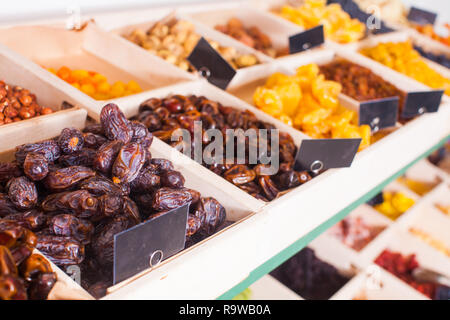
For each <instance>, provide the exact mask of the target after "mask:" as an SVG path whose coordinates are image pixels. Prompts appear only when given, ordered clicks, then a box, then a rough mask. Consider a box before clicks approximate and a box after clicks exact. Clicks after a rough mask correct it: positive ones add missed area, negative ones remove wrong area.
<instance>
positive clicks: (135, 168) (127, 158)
mask: <svg viewBox="0 0 450 320" xmlns="http://www.w3.org/2000/svg"><path fill="white" fill-rule="evenodd" d="M144 162H145V150H144V148H143V147H142V146H141V145H140V144H139V143H135V142H132V143H129V144H126V145H124V146H123V147H122V148H121V149H120V151H119V154H118V155H117V158H116V161H115V162H114V164H113V168H112V174H113V178H112V180H113V182H114V183H129V182H131V181H133V180H134V179H136V177H137V176H138V174H139V171H140V170H141V169H142V167H143V166H144Z"/></svg>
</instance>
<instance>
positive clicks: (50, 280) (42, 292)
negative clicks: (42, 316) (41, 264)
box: [28, 272, 57, 300]
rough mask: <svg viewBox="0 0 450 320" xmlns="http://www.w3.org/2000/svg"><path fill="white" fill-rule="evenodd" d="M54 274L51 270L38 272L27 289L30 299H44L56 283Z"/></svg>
mask: <svg viewBox="0 0 450 320" xmlns="http://www.w3.org/2000/svg"><path fill="white" fill-rule="evenodd" d="M56 280H57V279H56V274H55V273H53V272H46V273H40V274H38V275H37V276H36V278H34V279H33V281H31V283H30V288H29V289H28V292H29V298H30V299H31V300H45V299H47V297H48V295H49V293H50V291H51V290H52V288H53V286H54V285H55V283H56Z"/></svg>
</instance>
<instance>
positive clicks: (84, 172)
mask: <svg viewBox="0 0 450 320" xmlns="http://www.w3.org/2000/svg"><path fill="white" fill-rule="evenodd" d="M95 174H96V173H95V171H94V170H92V169H90V168H88V167H83V166H70V167H67V168H62V169H58V170H55V171H52V172H50V173H49V174H48V175H47V177H46V178H45V181H44V183H45V186H46V187H47V189H49V190H51V191H54V192H58V191H64V190H67V189H70V188H72V187H74V186H75V184H77V183H78V182H80V181H82V180H84V179H87V178H90V177H93V176H95Z"/></svg>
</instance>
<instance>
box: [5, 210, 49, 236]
mask: <svg viewBox="0 0 450 320" xmlns="http://www.w3.org/2000/svg"><path fill="white" fill-rule="evenodd" d="M5 220H13V221H15V222H17V224H18V225H20V226H21V227H24V228H27V229H30V230H31V231H39V230H41V229H42V228H43V227H44V226H45V224H46V223H47V217H46V215H45V214H44V213H43V212H42V211H40V210H37V209H32V210H28V211H24V212H17V213H14V214H10V215H8V216H6V217H5Z"/></svg>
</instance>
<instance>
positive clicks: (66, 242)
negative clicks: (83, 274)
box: [36, 234, 84, 266]
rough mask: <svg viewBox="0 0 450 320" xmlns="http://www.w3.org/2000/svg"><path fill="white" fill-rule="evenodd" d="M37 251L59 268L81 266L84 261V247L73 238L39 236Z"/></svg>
mask: <svg viewBox="0 0 450 320" xmlns="http://www.w3.org/2000/svg"><path fill="white" fill-rule="evenodd" d="M36 249H38V250H39V251H41V252H42V253H43V254H44V255H45V256H46V257H47V258H48V259H50V261H52V262H53V263H54V264H56V265H58V266H68V265H74V264H79V263H81V262H82V261H83V259H84V245H83V244H82V243H80V242H79V241H77V240H75V239H74V238H71V237H60V236H54V235H46V234H43V235H39V236H38V243H37V246H36Z"/></svg>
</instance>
